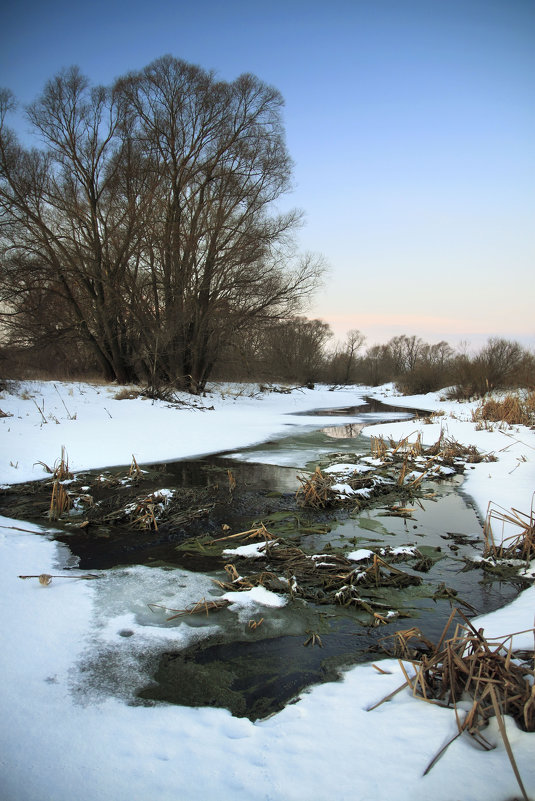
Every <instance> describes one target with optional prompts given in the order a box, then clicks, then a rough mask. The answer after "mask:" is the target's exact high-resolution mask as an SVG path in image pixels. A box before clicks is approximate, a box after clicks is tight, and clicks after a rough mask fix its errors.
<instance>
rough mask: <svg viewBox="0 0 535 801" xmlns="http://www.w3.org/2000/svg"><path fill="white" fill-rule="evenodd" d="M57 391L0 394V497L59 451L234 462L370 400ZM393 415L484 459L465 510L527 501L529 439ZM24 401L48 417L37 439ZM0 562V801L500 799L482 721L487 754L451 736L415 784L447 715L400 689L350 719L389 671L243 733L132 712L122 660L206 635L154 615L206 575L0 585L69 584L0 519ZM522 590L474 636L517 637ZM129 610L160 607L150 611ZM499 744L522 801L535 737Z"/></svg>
mask: <svg viewBox="0 0 535 801" xmlns="http://www.w3.org/2000/svg"><path fill="white" fill-rule="evenodd" d="M58 389H59V393H58V392H57V391H56V390H55V389H54V387H53V385H46V384H38V383H33V384H26V385H25V389H24V391H25V392H26V393H28V395H29V396H31V397H27V398H20V397H19V396H17V395H7V394H6V393H4V394H3V396H2V397H1V398H0V408H1V409H2V410H3V411H4V412H9V413H12V414H13V417H5V418H3V419H2V420H1V421H0V426H1V428H0V431H1V436H2V440H1V442H2V445H1V448H2V452H1V458H0V476H1V480H2V481H3V482H14V481H23V480H28V479H33V478H39V477H41V476H43V475H44V473H43V470H42V468H41V467H40V466H39V465H36V464H35V462H36V461H37V460H41V461H44V462H47V463H48V464H50V463H51V462H52V463H53V462H54V460H55V459H56V458H57V457H58V456H59V453H60V448H61V445H65V446H66V448H67V451H68V454H69V459H70V463H71V467H72V468H74V469H76V470H80V469H82V468H88V467H102V466H105V465H107V464H121V463H123V464H124V463H129V462H130V460H131V456H132V451H133V452H134V454H135V456H136V459H138V461H140V462H143V461H147V462H150V461H157V460H163V459H167V458H178V457H181V456H190V455H193V454H199V453H206V452H209V451H210V452H213V451H219V450H223V449H225V448H230V447H234V446H240V447H241V446H245V445H246V444H251V443H253V442H259V441H261V440H263V439H264V438H266V437H269V436H276V435H278V434H280V433H281V432H282V431H284V430H287V427H288V426H298V425H300V424H302V419H300V418H299V417H297V416H294V417H292V416H287V415H288V414H290V415H291V414H292V413H295V412H297V411H302V410H304V409H306V408H308V409H311V408H321V407H323V408H326V407H327V406H335V405H340V406H348V405H354V404H356V403H358V402H359V400H360V399H361V397H362V396H363V394H365V392H366V391H369V390H365V389H363V388H356V389H355V388H353V389H350V388H348V389H345V390H343V391H340V392H337V393H336V394H335V395H333V393H330V392H328V391H327V390H325V389H319V390H314V391H308V390H306V391H303V392H295V393H293V394H292V395H289V396H288V395H273V396H271V395H270V396H268V397H265V398H263V399H259V398H250V397H247V396H240V397H235V396H232V395H228V396H227V397H225V398H224V399H223V398H221V396H216V395H212V396H211V397H210V398H208V399H204V401H203V403H204V404H205V406H211V405H213V406H214V407H215V410H214V411H208V410H206V411H199V410H193V409H186V408H185V409H182V410H177V409H176V408H167V407H166V406H165V404H157V403H156V404H152V403H151V402H150V401H141V400H134V401H117V400H114V398H113V394H114V391H115V390H113V389H111V388H106V387H90V386H88V385H82V384H61V385H59V384H58ZM377 394H378V395H380V393H377ZM380 397H382V395H380ZM62 401H64V402H65V405H66V407H67V409H68V413H67V411H66V409H65V407H64V405H63V403H62ZM396 403H397V404H399V405H400V404H401V403H406V404H407V405H408V406H409V405H412V404H414V405H416V406H420V407H422V408H431V409H437V408H440V409H443V410H444V411H445V412H446V414H445V415H444V416H443V417H442V418H440V419H439V420H438V421H437V422H434V423H432V424H431V425H424V424H417V427H418V430H421V432H422V436H423V438H424V441H425V442H426V443H432V442H433V441H435V440H436V439H437V438H438V435H439V433H440V429H441V428H442V429H444V430H445V431H446V433H447V434H448V436H454V437H455V438H456V439H458V440H459V441H461V442H466V443H471V444H472V443H473V444H476V445H477V446H478V447H480V448H482V449H483V450H485V451H493V452H495V453H496V455H497V457H498V461H497V462H490V463H483V464H480V465H475V466H474V469H473V470H470V471H469V475H468V476H467V479H466V482H465V484H464V487H463V489H464V490H465V491H466V492H468V493H469V494H470V495H472V497H473V498H474V499H475V502H476V503H477V505H478V508H479V509H480V512H481V513H482V514H484V512H485V510H486V506H487V504H488V502H489V501H490V500H493V501H496V502H498V503H502V504H503V505H504V507H505V508H509V507H510V506H516V507H517V508H520V509H524V510H526V509H527V507H528V506H529V504H530V502H531V495H532V492H533V490H534V487H535V480H534V479H535V475H534V469H533V458H534V450H535V433H534V432H532V431H529V430H527V429H520V428H514V429H510V430H508V431H506V432H505V431H498V430H495V431H494V432H488V431H480V432H477V431H475V427H474V425H473V424H472V423H471V422H470V406H469V404H463V405H462V406H461V407H459V406H457V405H454V404H453V405H451V406H448V405H447V404H444V403H443V402H442V401H440V399H439V397H437V396H425V397H424V398H422V399H417V400H415V399H401V398H396ZM36 405H39V408H40V409H41V411H42V412H43V413H44V415H45V416H46V417H47V418H50V419H48V422H47V423H46V424H45V423H43V421H42V419H41V417H42V415H41V412H40V411H39V410H37V408H36ZM74 416H75V418H76V419H72V418H73V417H74ZM52 417H54V418H56V419H57V421H58V422H57V423H56V422H55V420H54V419H52ZM331 422H332V419H331ZM414 428H415V423H414V421H411V422H408V423H407V422H402V423H397V424H395V425H392V424H382V425H381V426H379V427H378V428H377V427H374V428H373V434H374V435H377V434H379V433H382V434H383V435H392V436H394V437H395V438H396V439H399V438H400V437H402V436H405V435H406V434H407V433H411V431H412V430H414ZM368 433H370V432H369V431H368ZM19 529H27V530H30V531H36V532H38V533H28V531H21V530H19ZM0 553H1V559H0V592H1V593H2V603H1V604H0V619H1V624H0V625H1V627H2V628H1V630H2V633H3V643H2V649H0V671H1V675H2V679H3V681H2V690H1V693H2V712H3V715H2V721H3V725H2V727H0V797H1V798H2V799H3V801H44V799H54V801H72V799H78V800H79V801H97V800H98V801H146V800H147V799H149V798H154V799H158V801H171V799H172V801H176V799H177V798H178V799H181V801H196V800H197V799H199V800H200V799H207V798H218V799H221V801H227V800H228V801H268V799H269V800H270V801H304V800H305V799H306V800H307V801H332V799H333V798H336V799H337V801H355V799H359V801H387V800H388V801H391V799H396V801H418V800H420V801H424V799H425V800H427V799H431V798H432V799H433V801H453V799H455V801H476V800H477V799H485V801H504V799H506V798H512V797H518V796H519V790H518V787H517V784H516V780H515V778H514V775H513V772H512V769H511V767H510V764H509V761H508V758H507V755H506V752H505V749H504V746H503V743H502V741H501V739H500V736H499V733H498V731H497V727H496V725H495V724H492V725H491V726H490V727H489V729H488V730H487V731H486V732H485V736H486V737H487V738H490V739H491V740H492V741H494V742H495V743H496V748H495V749H494V750H493V751H488V752H486V751H480V750H477V749H476V748H475V747H474V745H473V743H472V741H470V740H468V739H466V738H464V737H461V738H458V739H457V740H455V742H453V743H452V744H451V745H450V747H449V748H448V750H447V751H446V753H445V754H444V755H443V756H442V758H441V759H440V760H439V762H438V763H437V764H436V765H435V766H434V767H433V769H432V770H431V772H430V773H429V774H428V775H427V776H425V777H424V776H423V771H424V769H425V767H426V766H427V764H428V763H429V761H430V760H431V759H432V758H433V757H434V756H435V754H436V753H437V752H438V751H439V749H440V748H441V747H442V746H443V745H444V744H445V743H446V742H447V741H448V740H449V739H450V738H451V737H452V736H453V735H454V734H455V732H456V731H457V728H456V722H455V715H454V712H453V711H451V710H448V709H442V708H440V707H437V706H433V705H430V704H426V703H424V702H420V701H417V700H415V699H414V698H413V697H412V695H411V693H409V692H407V691H406V690H404V691H402V692H400V693H398V694H396V695H394V696H393V698H392V700H390V701H389V702H388V703H384V704H382V705H380V706H378V707H377V708H376V709H374V710H373V711H367V710H368V708H369V707H370V706H371V705H373V704H375V703H377V702H378V701H380V700H381V699H382V698H384V697H385V696H386V695H388V694H389V693H391V692H393V691H394V690H395V689H396V688H398V687H399V686H400V685H401V684H402V683H403V681H404V677H403V674H402V672H401V669H400V666H399V665H398V663H397V662H396V661H394V660H386V661H382V662H381V670H382V671H386V672H379V671H378V670H377V669H376V668H374V667H373V665H371V664H366V665H361V666H358V667H355V668H353V669H351V670H349V671H347V673H346V674H345V675H344V678H343V680H342V681H340V682H334V683H328V684H324V685H321V686H317V687H314V688H312V689H311V690H310V691H309V692H307V693H304V694H303V695H302V697H301V699H300V700H299V701H298V702H297V703H295V704H291V705H289V706H288V707H286V708H285V709H284V710H283V711H282V712H280V713H279V714H277V715H275V716H273V717H271V718H270V719H267V720H264V721H262V722H257V723H254V724H253V723H251V722H250V721H249V720H247V719H238V718H233V717H232V716H231V715H230V713H229V712H227V711H226V710H222V709H213V708H202V709H193V708H184V707H177V706H172V705H165V704H156V705H154V706H139V705H135V704H134V703H133V698H132V696H131V686H130V685H131V682H132V679H136V676H137V674H136V671H139V669H140V654H143V653H145V654H147V659H149V660H150V659H151V658H152V657H151V654H157V653H159V651H161V649H164V648H166V647H168V645H169V643H173V644H174V645H177V644H178V645H179V646H180V647H182V645H184V644H186V643H188V642H191V641H194V638H200V637H204V636H207V635H208V634H209V633H210V632H211V631H212V630H213V629H212V628H211V626H212V625H214V626H217V624H216V623H214V624H212V623H210V625H208V626H205V627H202V626H201V627H197V628H195V627H193V626H190V625H188V624H186V623H185V622H184V621H183V620H182V619H180V618H179V619H177V620H176V621H174V622H173V623H171V624H166V623H165V618H166V616H169V615H168V613H167V612H166V611H165V609H168V608H175V609H180V608H184V607H185V606H186V605H187V604H188V603H190V602H191V601H192V600H199V598H200V597H202V595H204V596H209V594H210V587H209V584H210V582H209V578H208V577H203V576H198V575H197V576H192V575H191V574H188V573H187V571H179V572H180V575H175V573H174V572H169V571H165V570H160V569H158V568H148V567H134V568H127V569H122V568H120V569H117V570H115V571H107V572H106V573H105V574H102V575H101V577H100V578H99V579H98V580H95V581H84V580H67V579H59V578H58V579H56V578H54V579H53V580H52V583H51V584H50V585H49V586H48V587H44V586H41V585H40V584H39V583H38V581H37V580H35V579H28V580H21V579H20V578H18V576H19V575H21V574H32V575H39V574H40V573H43V572H47V573H50V574H61V573H67V568H68V569H69V571H68V573H69V575H73V574H75V573H76V571H75V570H73V568H74V567H75V565H73V563H72V559H71V557H70V554H69V551H68V549H67V548H66V547H64V546H62V545H59V544H57V543H55V542H53V541H52V540H50V539H49V538H48V536H47V532H46V530H45V529H39V528H38V527H36V526H31V525H29V524H27V523H22V522H20V523H19V522H17V521H12V520H7V519H5V518H3V519H0ZM362 556H363V554H362V552H358V551H357V552H355V553H354V554H353V558H358V559H360V558H362ZM534 593H535V589H533V588H532V589H530V590H527V591H525V592H523V593H522V594H521V595H520V596H519V597H518V598H517V599H516V601H514V603H513V604H510V605H509V606H508V607H506V608H505V609H502V610H500V611H498V612H495V613H493V614H492V615H487V616H485V617H483V618H481V619H480V620H479V621H477V620H476V625H477V626H483V627H484V628H485V632H486V633H487V634H488V635H489V636H494V635H506V634H509V633H511V632H513V631H520V630H522V629H529V628H530V627H531V626H532V625H533V606H534V603H535V594H534ZM235 595H239V599H238V598H237V597H234V596H235ZM229 600H232V602H233V604H236V603H240V604H242V605H243V604H245V606H242V611H243V614H244V615H249V614H250V612H253V613H254V614H257V613H259V614H262V608H263V605H264V608H265V604H275V606H276V605H277V604H279V603H281V602H282V601H283V599H280V598H278V596H276V595H274V594H273V593H270V594H269V595H268V596H266V594H265V593H260V595H259V593H258V592H257V591H255V592H254V593H253V592H251V593H249V594H247V593H239V594H233V593H232V594H229ZM148 602H152V603H154V604H159V605H161V606H162V607H164V609H162V608H159V607H156V608H155V609H154V610H152V611H151V609H150V608H148V606H147V603H148ZM223 614H226V612H224V613H223ZM524 636H525V635H519V640H518V643H520V644H521V647H524V642H525V643H526V646H525V647H532V645H533V642H532V639H530V637H526V639H525V640H524V639H522V638H523V637H524ZM141 666H142V667H143V663H142V661H141ZM110 672H111V673H112V674H113V675H114V676H115V677H117V676H119V677H120V676H123V678H124V683H125V692H124V697H121V696H120V695H119V696H118V695H117V693H115V694H114V695H112V694H110V692H109V691H108V688H107V686H106V681H107V678H106V677H107V676H108V675H109V673H110ZM137 677H138V678H139V679H140V680H141V677H140V676H137ZM134 683H135V682H134ZM507 730H508V735H509V739H510V741H511V743H512V746H513V749H514V754H515V759H516V761H517V764H518V767H519V771H520V774H521V776H522V778H523V780H524V783H525V786H526V789H527V791H528V794H530V795H531V796H534V795H535V761H534V760H533V737H534V735H533V734H531V735H530V734H525V733H522V732H521V731H520V730H518V729H517V727H516V726H515V724H514V723H513V722H512V721H511V720H507Z"/></svg>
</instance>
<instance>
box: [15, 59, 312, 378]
mask: <svg viewBox="0 0 535 801" xmlns="http://www.w3.org/2000/svg"><path fill="white" fill-rule="evenodd" d="M3 101H4V102H3V110H4V111H7V110H8V109H9V106H10V103H11V99H10V97H9V95H8V94H7V93H6V94H4V96H3ZM281 108H282V98H281V96H280V94H279V93H278V92H277V91H276V90H275V89H273V88H272V87H269V86H266V85H265V84H264V83H262V82H261V81H260V80H259V79H258V78H256V77H254V76H251V75H243V76H241V77H239V78H238V79H237V80H236V81H234V82H231V83H228V82H223V81H217V80H216V78H215V76H214V75H213V74H212V73H210V72H206V71H205V70H202V69H201V68H200V67H196V66H192V65H190V64H187V63H185V62H183V61H180V60H178V59H175V58H172V57H170V56H165V57H163V58H161V59H158V60H157V61H155V62H154V63H152V64H150V65H149V66H148V67H146V68H145V69H144V70H142V71H140V72H137V73H131V74H129V75H127V76H125V77H124V78H122V79H120V80H119V81H117V82H116V84H115V86H114V87H112V88H111V89H106V88H102V87H95V88H92V87H91V86H90V85H89V82H88V80H87V79H86V78H84V77H83V76H82V75H81V74H80V72H79V70H78V69H77V68H76V67H73V68H71V69H69V70H66V71H63V72H62V73H60V74H59V75H58V76H56V77H55V78H54V79H52V80H51V81H49V82H48V83H47V84H46V86H45V89H44V91H43V94H42V95H41V97H40V98H38V99H37V100H36V101H35V103H33V104H32V105H31V106H30V107H29V108H28V109H27V114H28V118H29V120H30V121H31V123H32V125H33V126H34V130H36V131H37V133H38V134H39V135H40V138H41V142H42V147H41V149H39V150H37V149H34V150H28V149H25V148H24V147H22V146H21V145H20V144H19V143H18V142H17V140H16V138H15V137H14V135H13V134H12V133H11V132H10V131H9V129H8V128H7V127H6V125H5V119H4V114H2V123H1V128H0V214H1V224H2V229H1V234H2V245H3V247H2V262H1V270H2V286H3V288H4V289H3V295H2V299H3V301H4V303H5V304H7V308H8V310H9V314H10V316H9V318H8V322H9V325H10V327H11V330H12V332H13V334H14V335H16V336H18V338H19V340H20V341H28V342H31V341H33V342H35V341H39V339H41V340H42V339H43V338H46V337H52V336H63V337H71V338H74V339H76V338H78V339H79V341H83V342H85V343H86V344H87V345H88V346H89V347H90V348H91V349H92V352H93V354H94V356H95V358H96V359H97V360H98V362H99V364H100V366H101V368H102V370H103V372H104V373H105V375H106V376H107V377H108V378H116V379H117V380H119V381H126V380H136V379H137V380H139V379H152V380H153V381H155V380H161V379H164V380H168V381H174V382H180V383H181V384H182V385H183V386H185V387H187V388H188V389H190V390H192V391H200V390H202V389H203V388H204V385H205V383H206V380H207V379H208V377H209V375H210V373H211V370H212V369H213V366H214V364H215V363H216V361H217V359H218V357H219V354H220V352H221V349H222V348H223V347H224V346H225V344H226V343H227V342H228V341H230V340H231V339H234V340H235V337H236V334H237V333H238V332H239V331H240V329H243V328H245V327H247V326H250V325H252V324H253V323H254V321H255V320H263V321H265V320H269V319H274V318H275V319H280V318H284V317H288V316H289V315H294V314H295V313H296V312H297V311H298V310H299V309H300V308H301V305H302V303H303V302H304V301H306V300H307V298H308V296H309V295H310V293H311V292H312V291H313V290H314V289H315V288H316V286H317V283H318V280H319V277H320V275H321V271H322V268H321V264H320V262H319V261H318V260H317V259H315V258H312V257H306V258H304V259H303V258H301V259H300V258H298V257H297V256H296V254H295V251H294V248H293V239H292V233H293V231H294V230H295V228H296V226H297V225H298V224H299V221H300V215H299V214H298V213H296V212H288V213H283V214H281V213H276V212H274V211H273V206H274V202H275V201H276V200H277V199H278V198H280V196H281V195H282V194H283V193H284V192H286V191H288V189H289V188H290V178H291V166H292V165H291V160H290V158H289V155H288V152H287V149H286V146H285V142H284V131H283V126H282V121H281ZM47 299H48V300H47Z"/></svg>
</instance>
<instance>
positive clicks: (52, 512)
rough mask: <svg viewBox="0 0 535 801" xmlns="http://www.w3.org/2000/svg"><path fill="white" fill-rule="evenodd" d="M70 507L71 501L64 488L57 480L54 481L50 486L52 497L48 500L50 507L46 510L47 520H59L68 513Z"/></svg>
mask: <svg viewBox="0 0 535 801" xmlns="http://www.w3.org/2000/svg"><path fill="white" fill-rule="evenodd" d="M71 506H72V502H71V499H70V497H69V494H68V492H67V491H66V489H65V487H64V486H63V484H62V483H61V481H60V480H59V479H56V480H55V481H54V483H53V485H52V497H51V498H50V507H49V509H48V519H49V520H59V518H60V517H61V515H63V514H65V512H68V511H69V509H70V508H71Z"/></svg>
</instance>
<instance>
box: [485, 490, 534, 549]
mask: <svg viewBox="0 0 535 801" xmlns="http://www.w3.org/2000/svg"><path fill="white" fill-rule="evenodd" d="M497 524H498V525H501V535H500V537H499V538H498V537H496V536H495V533H494V530H493V526H494V528H496V525H497ZM506 524H510V525H513V526H514V527H515V528H516V529H517V532H516V533H515V534H512V535H511V536H509V537H505V538H504V537H503V531H504V529H505V525H506ZM483 534H484V536H485V551H484V555H485V556H492V557H494V558H496V559H523V560H524V561H525V562H526V563H529V562H530V561H531V560H532V559H535V494H534V495H533V497H532V500H531V510H530V513H529V514H526V513H525V512H519V511H518V509H511V510H510V511H506V510H505V509H503V507H501V506H498V505H497V504H494V503H492V501H491V502H490V503H489V505H488V509H487V517H486V519H485V525H484V527H483Z"/></svg>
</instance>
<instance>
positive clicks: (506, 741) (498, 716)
mask: <svg viewBox="0 0 535 801" xmlns="http://www.w3.org/2000/svg"><path fill="white" fill-rule="evenodd" d="M490 694H491V696H492V705H493V707H494V714H495V715H496V720H497V721H498V727H499V729H500V734H501V735H502V740H503V744H504V745H505V750H506V751H507V756H508V757H509V762H510V763H511V767H512V768H513V773H514V774H515V778H516V780H517V782H518V786H519V787H520V790H521V792H522V796H523V798H524V801H529V798H528V796H527V794H526V790H525V788H524V784H523V782H522V779H521V778H520V773H519V772H518V766H517V764H516V760H515V758H514V755H513V750H512V748H511V743H510V742H509V738H508V736H507V731H506V728H505V723H504V722H503V718H502V715H501V712H500V706H499V704H498V699H497V697H496V690H495V689H494V687H493V686H492V684H491V685H490Z"/></svg>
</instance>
